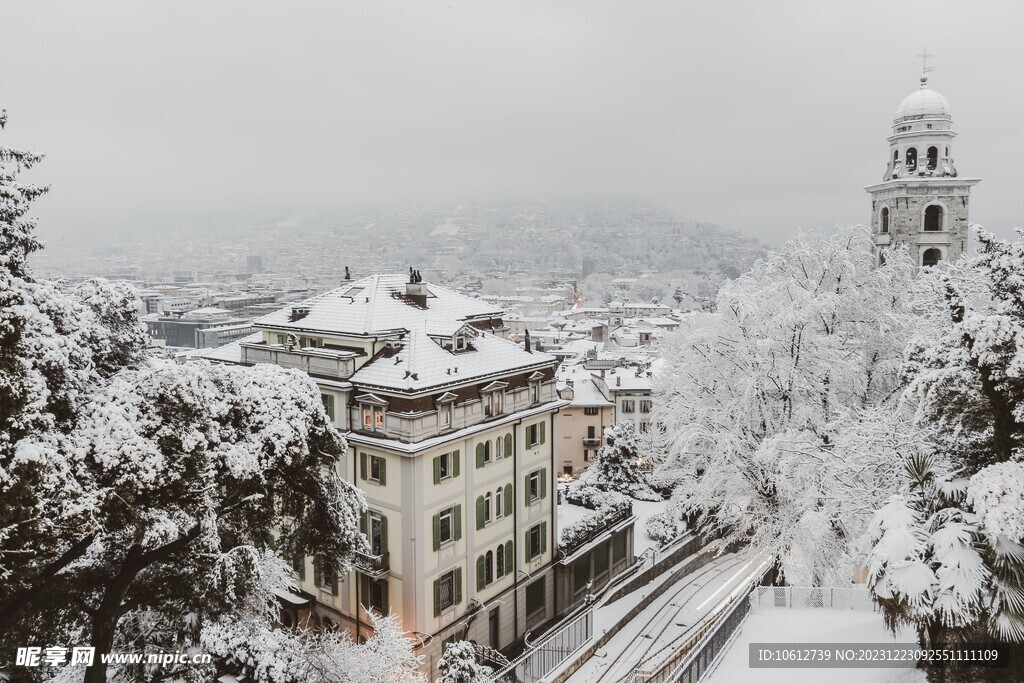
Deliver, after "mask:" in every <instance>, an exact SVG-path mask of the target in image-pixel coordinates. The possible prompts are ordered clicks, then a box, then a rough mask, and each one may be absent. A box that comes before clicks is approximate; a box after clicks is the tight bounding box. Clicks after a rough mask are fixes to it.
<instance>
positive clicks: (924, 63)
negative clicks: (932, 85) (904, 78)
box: [917, 47, 935, 88]
mask: <svg viewBox="0 0 1024 683" xmlns="http://www.w3.org/2000/svg"><path fill="white" fill-rule="evenodd" d="M917 56H918V57H920V58H921V87H922V88H927V87H928V74H929V73H931V72H932V71H934V70H935V67H934V66H928V58H929V57H934V56H935V55H932V54H928V48H927V47H925V48H924V51H923V52H922V53H921V54H919V55H917Z"/></svg>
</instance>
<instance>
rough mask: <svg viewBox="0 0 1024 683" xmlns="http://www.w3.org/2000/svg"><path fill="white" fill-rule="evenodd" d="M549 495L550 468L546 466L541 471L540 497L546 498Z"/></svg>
mask: <svg viewBox="0 0 1024 683" xmlns="http://www.w3.org/2000/svg"><path fill="white" fill-rule="evenodd" d="M547 495H548V468H546V467H545V468H544V469H542V470H541V471H540V497H541V498H544V497H546V496H547Z"/></svg>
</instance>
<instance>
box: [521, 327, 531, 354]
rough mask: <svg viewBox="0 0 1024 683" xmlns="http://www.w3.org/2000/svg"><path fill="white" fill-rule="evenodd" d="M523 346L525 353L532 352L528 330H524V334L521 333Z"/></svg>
mask: <svg viewBox="0 0 1024 683" xmlns="http://www.w3.org/2000/svg"><path fill="white" fill-rule="evenodd" d="M523 348H525V349H526V352H527V353H533V349H531V348H530V331H529V330H526V334H525V335H523Z"/></svg>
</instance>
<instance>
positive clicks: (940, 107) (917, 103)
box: [894, 83, 950, 123]
mask: <svg viewBox="0 0 1024 683" xmlns="http://www.w3.org/2000/svg"><path fill="white" fill-rule="evenodd" d="M923 118H941V119H949V118H950V109H949V102H947V101H946V98H945V97H943V96H942V95H940V94H939V93H937V92H935V91H934V90H932V89H931V88H928V87H927V85H925V84H924V83H922V84H921V87H920V88H919V89H917V90H915V91H914V92H912V93H910V94H909V95H907V96H906V97H905V98H904V99H903V101H902V102H900V106H899V107H897V108H896V116H895V117H894V119H895V121H894V122H895V123H900V122H902V121H907V120H911V119H923Z"/></svg>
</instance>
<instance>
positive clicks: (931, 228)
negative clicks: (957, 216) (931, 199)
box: [924, 204, 942, 232]
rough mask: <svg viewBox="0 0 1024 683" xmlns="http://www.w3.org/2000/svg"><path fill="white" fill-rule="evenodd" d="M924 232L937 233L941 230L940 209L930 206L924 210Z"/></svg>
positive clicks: (937, 206)
mask: <svg viewBox="0 0 1024 683" xmlns="http://www.w3.org/2000/svg"><path fill="white" fill-rule="evenodd" d="M924 229H925V232H937V231H939V230H942V207H941V206H939V205H938V204H932V205H931V206H929V207H928V208H927V209H925V210H924Z"/></svg>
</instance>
